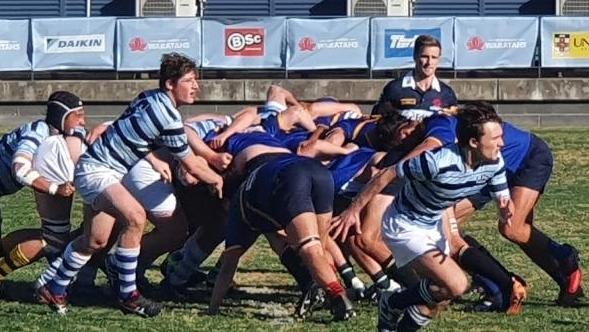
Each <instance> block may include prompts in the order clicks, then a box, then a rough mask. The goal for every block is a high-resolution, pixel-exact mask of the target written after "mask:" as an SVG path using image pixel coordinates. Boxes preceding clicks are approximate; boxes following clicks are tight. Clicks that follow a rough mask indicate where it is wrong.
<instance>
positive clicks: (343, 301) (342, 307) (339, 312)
mask: <svg viewBox="0 0 589 332" xmlns="http://www.w3.org/2000/svg"><path fill="white" fill-rule="evenodd" d="M329 306H330V308H329V311H331V315H332V316H333V320H334V321H342V320H348V319H350V318H352V317H354V316H356V313H355V312H354V306H353V305H352V302H351V301H350V299H348V297H347V296H346V293H345V292H343V293H341V294H339V295H337V296H334V297H331V298H330V299H329Z"/></svg>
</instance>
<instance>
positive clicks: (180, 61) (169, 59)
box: [159, 52, 196, 90]
mask: <svg viewBox="0 0 589 332" xmlns="http://www.w3.org/2000/svg"><path fill="white" fill-rule="evenodd" d="M191 71H194V72H195V73H196V63H195V62H194V60H192V59H190V58H189V57H187V56H184V55H182V54H180V53H175V52H174V53H167V54H164V55H163V56H162V61H161V64H160V81H159V84H160V89H163V90H166V81H167V80H172V82H174V83H175V82H177V81H178V80H179V79H180V78H181V77H182V76H184V75H186V74H188V73H189V72H191Z"/></svg>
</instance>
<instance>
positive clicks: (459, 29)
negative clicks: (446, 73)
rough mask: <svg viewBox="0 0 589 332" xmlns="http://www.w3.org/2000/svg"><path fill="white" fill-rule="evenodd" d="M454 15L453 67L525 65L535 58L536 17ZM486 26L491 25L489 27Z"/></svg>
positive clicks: (476, 67)
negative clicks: (507, 19) (507, 20)
mask: <svg viewBox="0 0 589 332" xmlns="http://www.w3.org/2000/svg"><path fill="white" fill-rule="evenodd" d="M505 20H506V18H505V17H456V18H455V19H454V36H455V37H454V38H455V40H454V44H455V47H456V52H455V58H454V68H456V69H493V68H528V67H530V66H531V65H532V61H534V53H535V51H536V41H537V40H538V18H536V17H510V18H509V24H506V21H505ZM489 27H493V28H492V29H489Z"/></svg>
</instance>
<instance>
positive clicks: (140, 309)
mask: <svg viewBox="0 0 589 332" xmlns="http://www.w3.org/2000/svg"><path fill="white" fill-rule="evenodd" d="M119 307H120V308H121V310H122V311H123V312H124V313H125V314H135V315H138V316H141V317H144V318H148V317H154V316H157V315H158V314H159V313H160V312H161V311H162V308H163V306H162V305H161V304H159V303H157V302H155V301H152V300H150V299H146V298H144V297H143V296H142V295H141V294H140V293H139V292H138V291H133V293H131V296H130V297H129V298H128V299H126V300H122V299H119Z"/></svg>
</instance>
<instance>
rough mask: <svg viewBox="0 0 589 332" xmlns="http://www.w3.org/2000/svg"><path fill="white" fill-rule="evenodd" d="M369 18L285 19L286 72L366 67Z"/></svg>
mask: <svg viewBox="0 0 589 332" xmlns="http://www.w3.org/2000/svg"><path fill="white" fill-rule="evenodd" d="M369 22H370V20H369V18H367V17H354V18H337V19H324V20H320V19H317V20H315V19H289V20H288V21H287V26H288V28H287V31H288V33H287V50H288V53H287V64H286V68H287V69H289V70H297V69H299V70H305V69H339V68H368V43H369V41H370V39H369Z"/></svg>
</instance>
